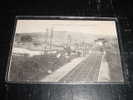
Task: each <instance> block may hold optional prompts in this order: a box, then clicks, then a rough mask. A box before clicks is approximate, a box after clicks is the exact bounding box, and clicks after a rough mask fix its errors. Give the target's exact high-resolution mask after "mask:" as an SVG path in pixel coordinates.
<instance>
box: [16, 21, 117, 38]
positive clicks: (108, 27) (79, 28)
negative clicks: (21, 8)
mask: <svg viewBox="0 0 133 100" xmlns="http://www.w3.org/2000/svg"><path fill="white" fill-rule="evenodd" d="M47 28H53V30H54V31H67V32H70V34H71V33H73V32H77V35H78V34H79V33H83V34H84V35H89V34H94V35H102V36H111V37H116V36H117V34H116V33H117V32H116V24H115V21H97V20H95V21H94V20H17V26H16V33H18V34H19V33H20V34H21V33H36V32H46V29H47ZM80 35H81V34H80Z"/></svg>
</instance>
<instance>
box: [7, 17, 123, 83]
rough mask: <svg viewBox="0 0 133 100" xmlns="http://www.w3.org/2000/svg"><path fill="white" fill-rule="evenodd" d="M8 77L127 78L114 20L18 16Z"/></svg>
mask: <svg viewBox="0 0 133 100" xmlns="http://www.w3.org/2000/svg"><path fill="white" fill-rule="evenodd" d="M8 81H14V82H54V83H55V82H57V83H93V82H94V83H95V82H96V83H97V82H98V83H99V82H124V78H123V71H122V64H121V58H120V49H119V44H118V37H117V30H116V22H115V21H114V20H24V19H21V20H19V19H18V20H17V23H16V31H15V37H14V42H13V47H12V53H11V59H10V66H9V72H8Z"/></svg>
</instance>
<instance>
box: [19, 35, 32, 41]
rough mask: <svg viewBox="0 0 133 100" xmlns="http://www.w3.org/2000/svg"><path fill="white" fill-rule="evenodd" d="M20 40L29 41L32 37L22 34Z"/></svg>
mask: <svg viewBox="0 0 133 100" xmlns="http://www.w3.org/2000/svg"><path fill="white" fill-rule="evenodd" d="M21 41H22V42H31V41H32V37H31V36H30V35H24V36H22V37H21Z"/></svg>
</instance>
